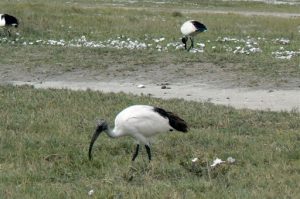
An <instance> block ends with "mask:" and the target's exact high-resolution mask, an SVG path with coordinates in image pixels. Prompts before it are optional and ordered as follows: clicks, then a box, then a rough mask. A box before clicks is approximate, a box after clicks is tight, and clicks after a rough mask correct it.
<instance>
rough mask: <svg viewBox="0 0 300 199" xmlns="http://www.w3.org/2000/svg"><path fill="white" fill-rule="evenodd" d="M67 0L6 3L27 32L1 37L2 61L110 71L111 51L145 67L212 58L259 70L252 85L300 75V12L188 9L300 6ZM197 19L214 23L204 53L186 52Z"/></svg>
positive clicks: (239, 71)
mask: <svg viewBox="0 0 300 199" xmlns="http://www.w3.org/2000/svg"><path fill="white" fill-rule="evenodd" d="M59 2H60V1H30V3H29V2H27V1H22V2H18V1H16V2H14V1H2V2H1V3H0V6H1V7H3V8H7V9H6V10H7V12H8V13H11V14H13V15H15V16H18V18H19V19H20V23H21V25H20V28H19V29H18V30H17V32H18V33H19V35H15V38H12V39H7V38H2V39H1V40H0V43H1V46H0V50H1V52H3V53H1V55H0V59H1V64H3V65H10V67H12V68H18V69H22V70H24V71H30V72H31V73H34V72H35V71H38V69H39V68H41V67H42V68H46V69H47V68H48V67H51V68H55V70H56V71H66V70H67V71H70V70H75V69H78V68H79V69H80V68H89V69H94V70H99V71H103V70H105V69H106V68H108V67H109V66H110V65H111V62H109V61H106V58H107V56H108V55H109V56H110V57H112V56H114V57H119V59H120V63H126V60H130V62H129V63H128V64H130V67H131V68H132V70H138V66H140V65H141V64H142V65H143V66H144V67H149V66H151V64H157V65H159V64H161V65H162V63H163V62H162V60H164V62H166V64H193V63H195V62H196V63H203V64H205V63H212V64H213V65H214V66H215V67H216V68H218V69H220V70H223V71H226V72H227V73H231V74H235V75H236V76H240V77H248V76H251V78H250V80H249V81H247V83H246V85H247V86H248V85H251V79H255V81H254V82H255V83H254V85H256V84H257V85H260V84H261V83H264V82H272V83H273V84H274V85H281V84H283V85H284V84H285V83H286V82H289V79H291V78H294V79H295V78H296V79H297V78H299V76H300V58H299V57H300V56H299V55H300V50H299V46H300V33H299V31H300V27H299V24H300V18H299V17H296V18H286V17H276V16H258V15H254V16H243V15H239V14H234V13H229V14H216V13H209V12H208V13H206V12H205V13H204V12H199V13H195V12H190V13H189V12H188V11H189V9H192V8H193V10H197V9H201V10H202V9H204V10H205V9H207V10H218V9H219V10H220V9H221V10H229V11H231V10H239V11H242V10H245V9H246V7H247V10H248V11H255V10H256V11H262V10H263V9H262V8H265V10H266V11H269V12H270V11H272V12H274V11H277V12H286V13H289V12H295V13H297V12H296V10H298V8H299V6H300V5H298V4H297V5H292V6H291V5H272V4H263V3H250V2H248V3H246V4H245V2H244V3H242V2H236V3H226V2H219V1H209V3H196V2H195V1H189V2H187V3H186V4H185V5H186V6H187V8H182V7H181V6H179V5H182V3H179V2H173V3H171V2H169V1H167V3H165V4H158V3H149V2H148V3H147V2H140V3H138V2H136V3H132V4H128V3H126V1H125V2H124V1H119V2H117V3H112V2H111V1H99V2H94V1H76V2H75V1H74V2H72V1H68V2H65V3H59ZM248 4H249V5H248ZM246 5H247V6H246ZM158 7H159V9H158ZM116 13H117V14H116ZM191 18H193V19H199V20H200V21H202V22H203V23H204V24H205V25H206V26H207V27H208V32H206V33H203V34H201V35H199V37H197V38H196V42H197V43H198V44H201V45H204V46H205V47H204V49H203V48H202V47H199V48H198V49H199V51H200V52H198V51H196V52H195V53H182V49H180V48H179V49H177V48H178V47H180V45H181V44H180V37H181V33H180V31H179V29H180V25H181V24H182V22H183V21H185V20H187V19H191ZM62 47H63V48H62ZM81 47H85V48H81ZM12 52H13V53H12ZM24 55H25V56H24ZM124 57H125V60H124V59H123V58H124ZM119 59H118V60H116V61H119ZM141 59H142V61H141ZM103 60H104V61H103ZM182 69H184V67H183V68H182ZM115 72H116V71H115ZM205 72H206V71H205V70H203V73H205ZM241 82H242V81H241Z"/></svg>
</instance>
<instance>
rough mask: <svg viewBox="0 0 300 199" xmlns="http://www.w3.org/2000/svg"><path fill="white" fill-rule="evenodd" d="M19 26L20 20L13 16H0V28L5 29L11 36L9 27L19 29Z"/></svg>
mask: <svg viewBox="0 0 300 199" xmlns="http://www.w3.org/2000/svg"><path fill="white" fill-rule="evenodd" d="M18 25H19V22H18V19H17V18H16V17H14V16H11V15H9V14H0V27H3V28H4V29H6V31H7V32H8V35H9V36H10V31H9V29H8V28H9V27H15V28H17V27H18Z"/></svg>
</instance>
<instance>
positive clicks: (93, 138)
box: [89, 124, 103, 160]
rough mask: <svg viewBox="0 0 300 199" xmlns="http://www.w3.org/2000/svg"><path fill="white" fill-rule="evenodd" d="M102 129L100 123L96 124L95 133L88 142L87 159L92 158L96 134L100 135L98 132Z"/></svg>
mask: <svg viewBox="0 0 300 199" xmlns="http://www.w3.org/2000/svg"><path fill="white" fill-rule="evenodd" d="M102 131H103V126H102V125H101V124H100V125H98V126H97V128H96V130H95V133H94V135H93V137H92V140H91V143H90V148H89V159H90V160H91V159H92V148H93V145H94V142H95V141H96V140H97V138H98V136H99V135H100V133H101V132H102Z"/></svg>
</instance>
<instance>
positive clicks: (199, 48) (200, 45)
mask: <svg viewBox="0 0 300 199" xmlns="http://www.w3.org/2000/svg"><path fill="white" fill-rule="evenodd" d="M200 40H201V39H200ZM267 42H273V43H274V44H276V45H281V46H280V47H279V49H278V50H276V51H273V52H271V55H272V56H273V57H274V58H276V59H291V58H293V57H296V56H299V55H300V49H297V50H295V49H288V48H289V44H290V43H291V42H292V41H291V40H290V39H288V38H276V39H272V40H269V41H268V40H267V39H266V38H263V37H257V38H253V37H250V36H247V37H246V38H235V37H227V36H224V37H218V38H217V39H215V40H214V41H211V40H207V41H206V42H196V43H195V48H193V49H191V50H190V51H189V52H190V53H203V52H205V49H206V48H207V45H209V48H211V49H212V50H216V49H218V51H220V50H221V51H224V52H232V53H234V54H245V55H255V54H257V53H263V50H262V47H261V45H262V44H264V45H266V44H267ZM1 43H6V44H12V45H18V44H19V45H24V46H27V45H50V46H61V47H79V48H80V47H85V48H114V49H119V50H121V49H129V50H156V51H158V52H168V51H172V50H183V49H184V45H183V44H182V42H180V38H178V41H168V39H167V37H158V38H152V37H150V36H149V35H147V34H146V35H144V39H132V38H130V37H127V36H125V35H121V36H118V37H116V38H109V39H106V40H102V41H94V40H89V39H88V38H87V37H86V36H84V35H82V36H81V37H79V38H74V39H71V40H69V41H66V40H64V39H59V40H55V39H47V40H43V39H37V40H27V39H25V38H23V37H22V36H20V35H19V36H18V37H17V38H15V39H14V40H11V39H10V38H6V37H3V38H0V44H1ZM282 45H284V46H285V47H283V46H282Z"/></svg>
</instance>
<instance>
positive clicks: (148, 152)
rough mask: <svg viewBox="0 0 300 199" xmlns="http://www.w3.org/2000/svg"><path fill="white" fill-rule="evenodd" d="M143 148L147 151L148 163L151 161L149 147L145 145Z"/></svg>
mask: <svg viewBox="0 0 300 199" xmlns="http://www.w3.org/2000/svg"><path fill="white" fill-rule="evenodd" d="M145 148H146V150H147V154H148V158H149V161H151V150H150V147H149V146H148V145H145Z"/></svg>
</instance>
